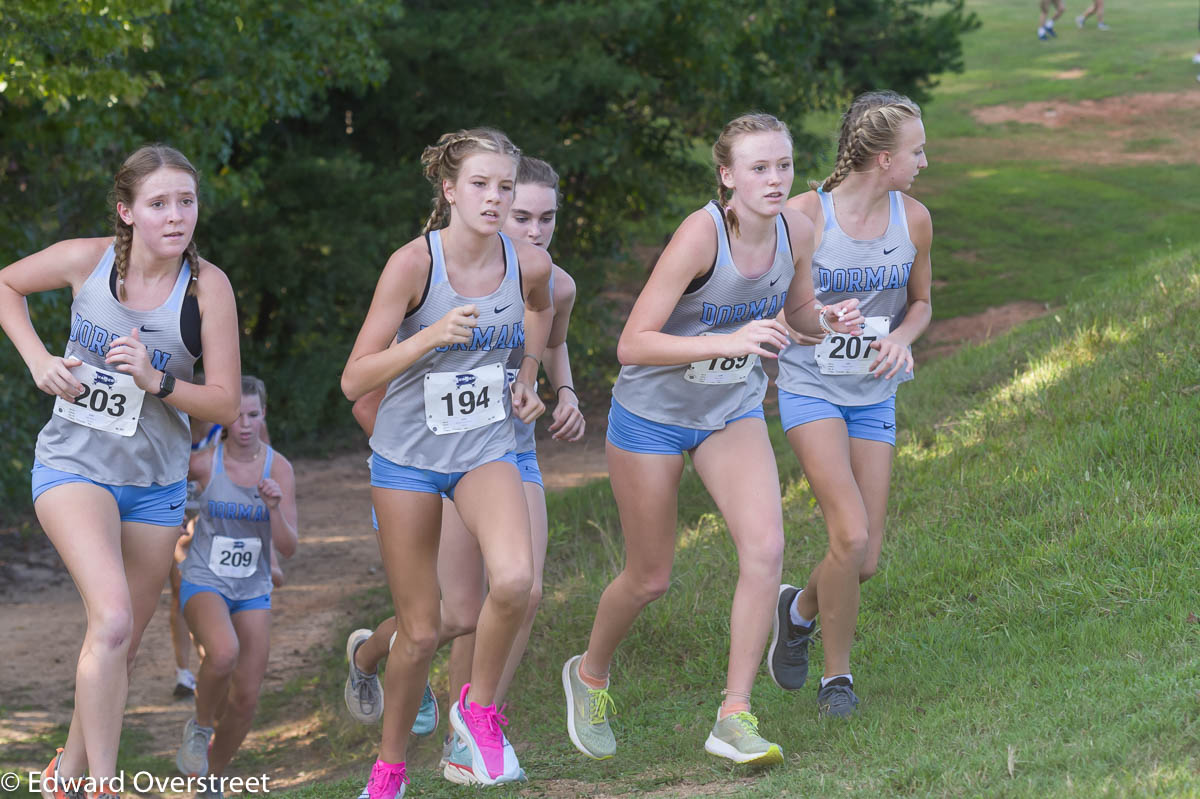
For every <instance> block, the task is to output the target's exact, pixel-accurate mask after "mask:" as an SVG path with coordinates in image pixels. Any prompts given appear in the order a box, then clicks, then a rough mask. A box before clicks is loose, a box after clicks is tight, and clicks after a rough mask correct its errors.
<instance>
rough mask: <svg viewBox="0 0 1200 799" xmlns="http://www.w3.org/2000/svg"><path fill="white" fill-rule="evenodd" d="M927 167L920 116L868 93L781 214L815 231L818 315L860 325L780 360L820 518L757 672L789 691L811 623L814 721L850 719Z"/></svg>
mask: <svg viewBox="0 0 1200 799" xmlns="http://www.w3.org/2000/svg"><path fill="white" fill-rule="evenodd" d="M926 166H928V162H927V161H926V160H925V128H924V126H923V125H922V124H921V111H920V109H919V108H918V107H917V106H916V104H915V103H913V102H912V101H911V100H909V99H908V98H906V97H902V96H900V95H898V94H895V93H893V92H871V93H868V94H864V95H861V96H860V97H858V98H857V99H856V100H855V101H854V103H853V104H852V105H851V106H850V109H849V110H848V111H847V112H846V114H845V116H844V117H843V118H842V130H841V137H840V139H839V141H838V158H837V165H836V166H835V168H834V171H833V174H832V175H830V176H829V178H828V179H826V181H825V183H824V184H822V185H821V186H820V188H817V186H816V184H815V183H814V184H813V188H814V191H810V192H807V193H805V194H802V195H799V196H797V197H793V198H792V199H791V200H790V201H789V202H788V205H789V206H790V207H792V208H795V209H797V210H799V211H802V212H803V213H804V214H805V215H806V216H807V217H809V218H810V219H812V220H813V224H814V226H815V228H816V230H817V238H816V250H815V252H814V253H813V259H812V279H813V281H814V282H815V284H816V287H817V301H818V302H820V303H831V302H838V301H844V300H846V299H847V298H855V299H857V300H859V302H860V305H859V306H858V307H859V310H860V311H861V312H862V315H863V317H865V326H864V328H863V330H862V336H861V337H860V340H853V339H848V338H846V337H845V336H840V335H837V334H835V333H831V334H829V335H826V336H825V337H824V338H823V339H810V340H808V343H809V344H812V343H814V342H819V343H816V345H815V346H793V347H790V348H788V350H787V351H786V352H785V353H784V354H783V355H782V356H781V357H780V359H779V378H778V383H779V413H780V416H781V417H782V418H783V427H784V430H786V431H787V436H788V441H789V442H790V443H791V445H792V449H793V450H795V452H796V456H797V457H799V458H800V463H801V465H802V466H803V467H804V473H805V475H806V476H807V477H808V482H809V485H810V486H811V487H812V491H813V494H814V495H815V496H816V498H817V502H818V503H820V505H821V513H822V515H823V516H824V517H825V524H826V526H827V528H828V532H829V550H828V551H827V552H826V554H825V557H824V559H823V560H822V561H821V562H820V563H819V564H818V565H817V567H816V568H815V569H814V570H813V573H812V576H811V577H809V579H808V584H807V585H806V586H805V587H804V588H803V590H798V589H796V588H795V587H793V586H790V585H783V586H781V587H780V589H779V600H778V603H777V607H776V612H775V617H774V637H773V639H772V642H771V650H770V653H769V655H768V661H767V662H768V667H769V669H770V671H771V676H772V678H773V679H774V680H775V682H776V683H777V684H778V685H779V686H780V687H781V688H786V689H791V690H794V689H796V688H799V687H801V686H802V685H803V684H804V681H805V678H806V676H807V674H808V643H809V640H810V639H811V637H812V633H813V630H814V625H815V623H816V622H815V619H816V617H817V615H818V614H819V615H820V617H821V626H822V630H823V631H822V634H821V639H822V640H821V642H822V645H823V647H824V652H825V673H824V676H823V677H822V678H821V685H820V689H819V691H818V692H817V706H818V709H819V713H820V715H822V716H849V715H851V714H853V713H854V711H855V709H856V707H857V706H858V697H857V696H856V695H855V693H854V689H853V684H854V678H853V677H852V676H851V674H850V645H851V642H852V641H853V639H854V628H855V625H856V623H857V621H858V603H859V584H860V583H862V582H863V581H865V580H868V579H870V577H871V576H872V575H873V574H874V573H875V570H876V568H877V567H878V565H879V551H880V547H881V546H882V544H883V527H884V518H885V516H886V514H887V499H888V487H889V483H890V481H891V470H892V452H893V448H894V447H895V444H896V388H897V386H899V384H900V383H903V382H905V381H906V380H911V379H912V370H913V359H912V352H911V351H910V350H909V345H910V344H912V342H913V340H915V339H916V338H917V336H919V335H920V334H921V333H922V332H923V331H924V330H925V328H926V327H927V326H928V325H929V318H930V314H931V306H930V303H929V289H930V280H931V276H930V275H931V272H930V265H929V248H930V245H931V243H932V241H933V226H932V223H931V221H930V218H929V212H928V211H927V210H926V209H925V206H923V205H921V203H919V202H917V201H916V200H914V199H913V198H912V197H909V196H908V195H906V194H904V191H905V190H907V189H908V188H909V187H910V186H911V185H912V182H913V180H914V179H915V178H916V177H917V174H918V173H919V172H920V170H922V169H924V168H925V167H926ZM788 321H789V322H792V317H791V316H789V317H788Z"/></svg>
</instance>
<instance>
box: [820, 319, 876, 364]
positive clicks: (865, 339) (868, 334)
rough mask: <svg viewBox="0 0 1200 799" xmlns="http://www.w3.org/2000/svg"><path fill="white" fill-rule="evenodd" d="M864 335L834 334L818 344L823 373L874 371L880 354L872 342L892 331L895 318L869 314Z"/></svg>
mask: <svg viewBox="0 0 1200 799" xmlns="http://www.w3.org/2000/svg"><path fill="white" fill-rule="evenodd" d="M866 322H867V323H866V325H865V326H864V327H863V330H862V335H860V336H847V335H842V334H841V333H834V334H832V335H829V336H826V337H825V339H824V340H823V341H822V342H821V343H820V344H818V345H817V347H816V351H815V355H816V358H817V366H818V367H819V368H820V369H821V374H823V375H861V374H867V373H868V372H870V371H871V363H872V362H873V361H874V360H875V358H876V356H878V355H879V351H878V350H873V349H871V342H873V341H880V340H882V339H883V338H884V337H885V336H887V334H888V333H890V332H892V327H891V325H892V317H890V316H868V317H867V320H866Z"/></svg>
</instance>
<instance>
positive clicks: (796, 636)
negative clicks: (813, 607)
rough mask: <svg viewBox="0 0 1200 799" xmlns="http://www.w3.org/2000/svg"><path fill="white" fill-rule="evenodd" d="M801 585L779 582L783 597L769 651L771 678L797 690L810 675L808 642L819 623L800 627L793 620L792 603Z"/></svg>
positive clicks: (780, 685)
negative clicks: (798, 586) (781, 583)
mask: <svg viewBox="0 0 1200 799" xmlns="http://www.w3.org/2000/svg"><path fill="white" fill-rule="evenodd" d="M799 593H800V589H799V588H797V587H796V586H794V585H786V584H784V585H781V586H779V601H778V602H777V603H776V605H775V618H774V620H773V621H772V623H771V649H770V651H768V652H767V671H769V672H770V673H771V679H772V680H774V681H775V684H776V685H778V686H779V687H780V688H782V689H783V690H785V691H795V690H796V689H797V688H801V687H803V686H804V681H805V680H807V679H808V645H809V643H810V642H811V641H812V635H813V632H814V631H815V630H816V627H817V625H816V624H815V623H814V624H813V625H812V626H810V627H797V626H796V625H795V624H792V603H793V602H794V601H795V600H796V595H797V594H799Z"/></svg>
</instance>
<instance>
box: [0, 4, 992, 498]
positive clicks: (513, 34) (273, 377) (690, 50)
mask: <svg viewBox="0 0 1200 799" xmlns="http://www.w3.org/2000/svg"><path fill="white" fill-rule="evenodd" d="M9 5H10V4H9V3H7V2H5V3H4V4H3V5H0V36H2V37H3V46H4V54H3V63H2V64H0V68H2V69H3V70H4V73H3V75H2V76H0V83H3V84H5V85H3V86H0V131H2V133H3V136H2V137H0V157H2V158H3V161H0V164H3V165H4V166H3V168H2V169H0V200H2V202H3V208H4V211H3V213H2V215H0V241H3V242H4V244H3V245H0V246H2V247H4V249H5V252H4V255H5V258H6V260H12V258H15V257H17V256H20V255H23V254H25V253H28V252H31V251H33V250H35V249H38V248H41V247H43V246H46V245H47V244H49V243H50V242H52V241H54V240H57V239H60V238H65V237H68V236H73V235H97V234H100V233H102V232H104V231H105V230H106V229H107V223H106V222H105V220H106V218H107V215H106V213H105V211H104V205H103V203H104V194H105V191H106V189H107V187H108V185H109V181H110V180H111V175H112V172H113V171H114V170H115V168H116V166H117V164H119V162H120V160H121V158H122V157H123V156H124V154H125V153H127V152H128V151H129V150H131V149H133V147H135V146H136V145H138V144H140V143H142V142H143V141H146V140H164V141H168V142H170V143H172V144H174V145H175V146H177V147H179V148H180V149H181V150H183V151H184V152H185V153H187V154H188V155H189V157H191V158H192V159H193V162H194V163H196V164H197V166H198V167H200V168H201V170H202V171H203V173H204V175H205V183H204V185H203V187H202V213H201V223H200V228H199V231H198V234H197V238H198V243H199V245H200V248H201V252H202V254H205V255H206V256H207V257H209V258H211V259H212V260H213V261H214V262H216V263H218V264H220V265H221V266H222V267H223V268H225V269H226V271H228V272H229V274H230V276H231V279H232V280H233V282H234V286H235V289H236V290H237V294H238V300H239V312H240V314H241V318H242V323H243V328H244V332H245V334H246V336H245V339H244V340H245V345H246V346H244V347H243V361H244V363H245V365H246V369H247V370H248V371H254V372H256V373H258V374H260V375H261V376H263V377H264V378H265V379H266V380H267V382H268V384H270V385H275V386H278V387H280V388H277V389H275V390H273V391H272V408H271V420H272V432H273V433H275V432H276V431H278V435H280V436H281V437H282V439H283V440H285V441H287V440H291V441H296V440H297V439H300V438H306V439H312V438H314V437H319V436H321V435H326V436H328V435H330V434H331V433H336V431H338V430H345V429H347V428H348V427H349V425H350V423H351V422H350V417H349V414H348V413H347V412H346V410H347V408H346V407H345V402H344V400H343V399H341V397H340V393H339V391H338V388H337V386H338V379H337V376H338V373H339V372H340V369H341V367H342V365H343V363H344V360H345V356H346V354H347V353H348V351H349V348H350V345H351V343H352V340H353V336H354V334H355V332H356V331H357V328H358V325H359V324H360V323H361V320H362V316H363V314H364V313H365V310H366V306H367V304H368V302H369V300H370V295H371V291H372V289H373V285H374V282H375V279H376V278H377V276H378V272H379V270H380V268H381V267H382V265H383V263H384V262H385V260H386V258H387V256H388V254H389V253H390V252H391V251H392V250H393V249H395V248H396V247H398V246H399V245H401V244H403V243H404V242H405V241H407V240H408V239H410V238H412V237H413V236H414V235H416V234H417V232H418V231H419V229H420V224H421V222H422V221H423V218H424V215H425V214H426V213H427V211H428V207H429V197H430V189H429V187H428V185H427V184H425V183H424V181H423V180H422V178H421V176H420V168H419V164H418V158H419V155H420V152H421V149H422V148H423V147H424V146H425V145H427V144H430V143H432V142H433V141H434V140H435V139H436V138H437V136H438V135H439V134H441V133H443V132H445V131H447V130H453V129H457V128H462V127H470V126H475V125H481V124H486V125H493V126H496V127H499V128H501V129H503V130H505V131H506V132H508V133H509V135H510V136H511V137H512V138H513V140H514V141H516V142H517V144H518V145H519V146H521V147H522V148H523V149H524V150H525V151H526V152H529V153H531V154H535V155H537V156H539V157H542V158H546V159H547V160H549V161H550V162H551V163H553V164H554V165H555V166H556V167H557V168H558V170H559V172H560V173H561V174H562V175H563V177H564V183H563V189H564V207H563V210H562V211H561V213H560V227H559V229H560V233H559V235H558V236H557V237H556V244H555V252H556V255H557V256H558V258H559V260H560V261H561V262H563V264H564V265H565V266H566V267H567V268H568V269H571V271H572V272H573V273H574V274H576V275H577V279H578V280H579V282H580V285H581V293H582V296H583V297H584V300H583V302H582V304H581V307H580V308H579V309H578V310H577V313H576V316H577V319H578V320H579V322H580V324H581V327H582V328H584V329H587V330H589V331H596V330H598V329H600V327H601V325H600V316H599V314H598V313H597V311H596V308H595V304H594V303H592V302H591V301H590V299H589V298H591V297H594V296H596V295H597V294H598V293H599V290H600V289H601V288H602V287H603V282H604V271H603V268H602V265H603V264H604V263H606V262H607V261H608V259H611V258H612V257H613V256H614V255H615V254H617V253H619V252H621V251H622V250H623V249H624V248H626V247H627V245H628V244H629V238H630V236H631V235H632V233H631V231H635V230H638V229H639V228H638V224H639V223H641V222H643V221H644V220H647V219H650V220H653V219H658V218H660V217H662V216H664V215H666V216H669V217H677V216H678V215H679V214H681V213H682V212H683V211H684V210H685V209H684V208H683V207H682V205H681V204H682V203H689V204H690V203H692V202H694V199H695V197H697V196H700V195H702V194H703V193H704V192H705V190H706V189H705V186H706V185H707V184H708V183H709V182H711V179H712V178H711V174H710V170H709V169H708V168H706V167H704V166H702V165H700V163H699V162H698V160H697V158H696V153H697V152H698V151H699V150H700V149H702V148H703V147H704V146H706V145H707V144H708V143H711V140H712V139H713V137H714V136H715V134H716V132H717V131H719V129H720V127H721V125H722V124H723V123H724V122H725V121H726V120H728V119H729V118H731V117H733V116H735V115H736V114H738V113H741V112H743V111H747V110H752V109H761V110H766V111H770V112H772V113H774V114H776V115H778V116H780V117H781V118H782V119H784V120H785V121H787V122H788V123H790V124H791V125H792V129H793V131H796V132H797V144H798V158H799V159H800V162H801V165H803V164H804V156H805V153H806V152H811V149H812V148H811V146H810V144H811V142H810V141H809V140H807V139H806V138H805V137H804V136H803V135H800V134H799V133H798V132H799V131H800V130H801V122H802V120H803V117H804V115H805V113H807V112H809V111H811V110H813V109H819V108H832V107H837V106H840V105H842V104H844V103H845V101H846V100H847V99H848V97H849V95H850V94H852V93H854V92H857V91H860V90H863V89H866V88H879V87H889V88H894V89H897V90H899V91H903V92H907V93H909V94H910V95H912V96H914V98H915V99H918V100H924V99H926V98H927V96H928V93H929V91H930V89H931V87H932V86H933V85H934V81H935V80H936V76H937V75H938V74H939V73H942V72H944V71H946V70H949V69H958V68H961V48H960V46H959V37H960V36H961V34H962V33H963V32H965V31H967V30H969V29H971V28H972V27H973V26H974V25H975V24H976V23H975V20H974V18H973V17H972V16H970V15H968V14H967V13H966V12H965V11H964V8H963V0H790V1H785V0H757V2H750V1H749V0H725V1H724V2H717V0H615V1H614V2H612V3H607V4H598V3H589V2H579V1H568V0H546V1H544V2H535V3H529V2H527V0H526V1H525V2H518V1H517V0H488V1H487V2H484V3H454V4H446V3H442V2H431V0H411V1H410V2H408V3H406V4H405V5H404V6H403V10H402V12H400V11H396V10H395V9H396V8H397V6H395V5H394V4H390V3H386V2H384V1H383V0H358V1H357V2H332V0H301V1H300V2H289V3H286V4H284V3H279V2H255V1H254V0H212V1H211V2H206V3H200V2H198V0H192V2H180V0H160V1H159V2H140V3H139V2H132V0H114V2H107V3H105V4H104V10H103V13H101V10H100V4H93V3H89V2H85V0H76V1H75V2H68V3H61V2H60V3H52V2H46V0H34V1H33V2H30V1H29V0H26V2H23V3H22V5H21V10H20V11H13V10H10V8H9ZM18 62H19V66H13V65H14V64H17V63H18ZM81 65H82V66H81ZM63 303H64V300H62V299H57V300H56V299H53V298H44V299H43V298H38V300H37V301H36V302H35V303H33V305H34V306H35V308H34V310H35V313H36V315H37V317H38V319H39V320H41V318H42V317H43V316H46V319H45V320H44V321H42V322H41V326H40V328H39V329H40V331H41V332H42V335H43V336H46V337H48V338H49V339H50V340H52V341H53V342H54V343H53V347H52V349H57V348H58V347H60V346H61V342H60V341H59V340H58V338H59V337H60V336H61V335H62V334H63V330H62V328H64V327H65V317H66V314H65V310H64V306H63ZM43 311H44V312H46V313H43ZM589 335H591V338H590V339H589V340H587V341H585V342H583V344H584V346H582V347H580V346H577V345H578V339H576V338H574V335H573V349H574V351H576V352H577V353H582V352H586V351H587V350H588V349H591V350H593V351H594V352H596V354H597V358H596V360H597V362H602V359H603V358H604V357H605V354H604V353H602V352H601V351H602V350H603V344H602V342H600V341H598V340H597V337H596V336H595V334H594V332H593V333H590V334H589ZM0 363H3V365H4V368H5V372H6V374H12V375H19V376H20V377H22V378H23V377H24V372H23V367H21V364H20V362H19V360H16V356H15V353H14V351H13V350H12V348H11V347H9V348H6V349H5V350H4V351H2V352H0ZM14 384H19V385H14ZM285 386H286V388H283V387H285ZM281 389H282V390H281ZM35 395H36V391H35V390H34V389H32V386H31V385H29V384H28V381H23V380H17V381H6V385H5V387H4V388H3V389H0V409H7V408H10V407H15V405H19V406H21V410H22V413H24V414H27V416H26V417H24V418H22V420H21V421H20V422H18V423H5V422H0V425H4V427H2V428H0V438H7V439H8V440H5V441H3V442H2V443H3V445H4V448H5V449H4V452H5V456H6V458H7V457H8V456H9V453H10V451H12V449H11V448H13V447H16V448H17V449H16V452H17V453H18V454H16V455H14V456H13V457H14V458H15V459H16V460H21V461H22V462H26V461H27V460H28V454H27V450H28V446H29V445H28V441H29V440H30V435H31V433H30V431H31V430H33V429H35V428H36V425H37V424H40V423H41V420H42V419H44V418H45V413H46V411H45V410H44V409H43V410H34V409H33V406H34V405H35V404H36V403H37V398H36V396H35ZM10 403H11V404H10ZM13 404H15V405H13ZM43 404H47V405H48V403H43ZM38 408H39V409H40V405H39V406H38ZM6 416H9V418H12V416H11V415H9V414H6ZM22 490H23V489H22Z"/></svg>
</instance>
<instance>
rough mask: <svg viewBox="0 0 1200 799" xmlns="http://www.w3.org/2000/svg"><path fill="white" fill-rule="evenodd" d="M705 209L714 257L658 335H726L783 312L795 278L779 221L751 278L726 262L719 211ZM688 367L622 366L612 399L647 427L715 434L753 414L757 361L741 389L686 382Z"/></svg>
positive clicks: (763, 382) (759, 375) (760, 388)
mask: <svg viewBox="0 0 1200 799" xmlns="http://www.w3.org/2000/svg"><path fill="white" fill-rule="evenodd" d="M705 209H706V210H707V211H708V213H709V214H710V215H711V216H712V220H713V224H714V225H715V226H716V228H717V258H716V261H715V262H714V264H713V267H712V270H711V271H710V272H709V274H708V275H707V276H706V277H705V278H700V280H702V281H703V285H701V286H699V287H696V288H693V287H692V286H689V287H688V288H689V289H691V290H689V291H687V292H685V293H684V295H683V296H682V297H680V299H679V303H678V304H677V305H676V306H675V310H673V311H672V312H671V315H670V316H669V317H668V318H667V322H666V324H664V325H663V327H662V332H663V333H667V334H669V335H672V336H700V335H704V334H707V333H732V332H734V331H735V330H738V329H739V328H741V327H744V326H745V325H746V324H747V323H749V322H750V321H752V320H754V319H771V318H773V317H775V316H776V315H777V314H778V313H779V312H780V311H781V310H782V309H783V305H784V302H785V301H786V300H787V292H788V285H789V284H790V283H791V281H792V276H793V274H794V273H795V266H794V264H793V262H792V247H791V243H790V242H789V241H788V232H787V223H785V222H784V221H783V216H782V215H780V216H779V217H778V218H777V219H776V220H775V237H776V246H775V261H774V263H772V264H771V268H770V269H768V270H767V271H766V272H764V273H763V274H762V275H760V276H759V277H756V278H753V279H750V278H746V277H743V276H742V274H741V272H739V271H738V269H737V267H736V266H735V265H734V263H733V256H732V254H731V253H730V249H729V233H728V231H727V230H726V228H725V217H724V214H723V213H722V211H721V208H720V206H718V205H717V204H716V203H715V202H712V203H709V204H708V205H706V206H705ZM752 357H753V356H752ZM706 363H707V362H706ZM690 368H691V365H690V364H682V365H677V366H636V365H635V366H622V367H621V372H620V374H619V375H618V376H617V382H616V385H614V386H613V398H614V399H615V400H616V401H617V402H619V403H620V404H621V405H622V406H623V407H624V408H625V409H626V410H629V411H631V412H632V413H635V414H637V415H638V416H641V417H642V418H644V419H649V420H651V421H654V422H660V423H662V424H671V425H677V426H679V427H689V428H692V429H695V430H720V429H721V428H723V427H724V426H725V423H726V422H728V421H729V420H730V419H733V418H735V417H738V416H741V415H742V414H745V413H749V412H750V411H751V410H753V409H754V408H756V407H758V406H759V405H760V404H761V403H762V400H763V396H764V395H765V394H766V391H767V376H766V374H765V373H764V372H763V369H762V364H761V363H759V362H758V358H756V357H755V358H754V366H753V368H752V369H751V371H750V373H749V375H748V377H747V378H746V380H745V381H744V382H738V383H727V384H705V383H698V382H693V381H691V380H689V379H687V378H686V377H685V375H686V374H688V371H689V369H690ZM693 374H694V372H693Z"/></svg>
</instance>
